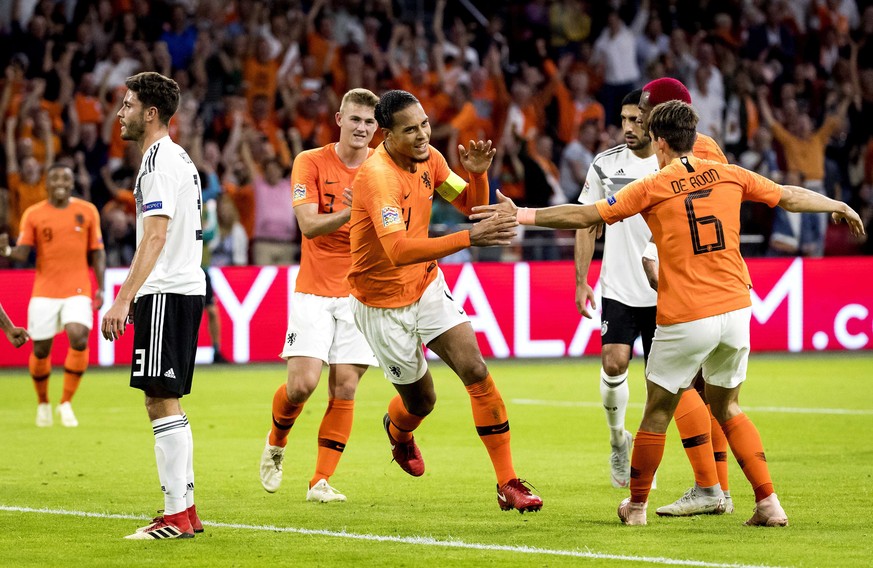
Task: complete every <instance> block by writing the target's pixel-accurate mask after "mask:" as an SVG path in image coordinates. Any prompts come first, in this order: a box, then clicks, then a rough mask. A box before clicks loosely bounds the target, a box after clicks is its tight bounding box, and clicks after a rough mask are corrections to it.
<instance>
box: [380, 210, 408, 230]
mask: <svg viewBox="0 0 873 568" xmlns="http://www.w3.org/2000/svg"><path fill="white" fill-rule="evenodd" d="M402 222H403V218H402V217H401V216H400V208H399V207H383V208H382V226H383V227H390V226H391V225H398V224H400V223H402Z"/></svg>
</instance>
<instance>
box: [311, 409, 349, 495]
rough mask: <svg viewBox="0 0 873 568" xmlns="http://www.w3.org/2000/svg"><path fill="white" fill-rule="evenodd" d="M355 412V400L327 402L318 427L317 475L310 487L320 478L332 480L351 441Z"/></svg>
mask: <svg viewBox="0 0 873 568" xmlns="http://www.w3.org/2000/svg"><path fill="white" fill-rule="evenodd" d="M354 414H355V401H354V400H344V399H338V398H332V399H330V400H329V401H328V402H327V410H326V411H325V413H324V418H322V419H321V427H320V428H319V429H318V461H316V463H315V475H314V476H313V478H312V480H311V481H310V482H309V487H312V486H313V485H315V484H316V483H318V481H319V480H320V479H324V480H330V476H331V475H333V472H335V471H336V466H337V464H338V463H339V460H340V457H342V455H343V450H344V449H345V447H346V443H347V442H348V441H349V434H350V433H351V431H352V418H354Z"/></svg>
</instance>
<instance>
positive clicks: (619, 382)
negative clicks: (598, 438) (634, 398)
mask: <svg viewBox="0 0 873 568" xmlns="http://www.w3.org/2000/svg"><path fill="white" fill-rule="evenodd" d="M629 398H630V389H629V388H628V386H627V371H625V372H624V373H622V374H620V375H617V376H615V377H612V376H610V375H607V374H606V371H604V370H603V367H601V368H600V400H601V401H603V409H604V410H605V411H606V424H607V425H608V426H609V443H610V444H612V445H613V446H616V447H622V446H624V444H625V439H624V417H625V414H626V413H627V401H628V399H629Z"/></svg>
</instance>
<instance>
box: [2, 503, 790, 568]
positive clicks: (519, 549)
mask: <svg viewBox="0 0 873 568" xmlns="http://www.w3.org/2000/svg"><path fill="white" fill-rule="evenodd" d="M0 511H6V512H10V513H36V514H40V515H66V516H72V517H88V518H96V519H126V520H135V521H140V520H147V519H148V517H145V516H143V515H126V514H118V513H93V512H88V511H70V510H67V509H35V508H32V507H16V506H13V505H0ZM203 524H204V525H206V526H210V527H218V528H227V529H239V530H250V531H262V532H282V533H293V534H302V535H314V536H326V537H331V538H347V539H352V540H364V541H371V542H396V543H399V544H412V545H419V546H441V547H445V548H466V549H470V550H491V551H496V552H515V553H520V554H542V555H547V556H570V557H573V558H590V559H595V560H626V561H628V562H642V563H646V564H663V565H669V566H703V567H705V568H777V567H775V566H768V565H758V564H722V563H718V562H704V561H702V560H682V559H678V558H664V557H660V556H631V555H627V554H603V553H599V552H589V551H584V550H560V549H553V548H537V547H534V546H509V545H503V544H483V543H477V542H464V541H462V540H455V539H452V540H439V539H436V538H432V537H426V536H384V535H377V534H361V533H350V532H346V531H329V530H323V529H301V528H296V527H277V526H273V525H246V524H240V523H218V522H212V521H203Z"/></svg>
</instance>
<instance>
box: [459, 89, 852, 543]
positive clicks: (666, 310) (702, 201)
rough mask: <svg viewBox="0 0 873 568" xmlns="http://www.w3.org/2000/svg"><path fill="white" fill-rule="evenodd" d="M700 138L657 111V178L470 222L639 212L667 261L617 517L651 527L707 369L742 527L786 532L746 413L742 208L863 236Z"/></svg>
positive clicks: (572, 220)
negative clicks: (805, 218) (745, 513)
mask: <svg viewBox="0 0 873 568" xmlns="http://www.w3.org/2000/svg"><path fill="white" fill-rule="evenodd" d="M696 127H697V113H695V112H694V109H692V108H691V106H689V105H688V104H686V103H683V102H679V101H670V102H666V103H663V104H660V105H658V106H656V107H655V108H654V110H653V111H652V114H651V120H650V122H649V131H650V133H651V137H652V141H653V143H654V144H655V154H656V155H657V156H658V164H659V166H660V167H661V169H660V171H659V172H658V173H657V174H653V175H650V176H647V177H645V178H643V179H641V180H637V181H635V182H632V183H630V184H628V185H627V187H625V188H624V189H622V190H621V191H619V192H618V193H616V194H615V195H613V196H611V197H609V198H608V199H603V200H600V201H598V202H597V203H595V204H592V205H559V206H555V207H548V208H545V209H524V208H523V209H517V208H516V207H515V205H514V204H513V203H512V201H511V200H509V199H507V198H506V197H503V196H501V202H500V203H499V204H497V205H492V206H485V207H477V208H476V211H477V215H474V216H473V218H474V219H475V218H483V217H489V216H490V215H493V213H494V212H495V211H499V212H501V213H502V214H504V215H506V216H508V217H510V218H516V219H517V220H518V221H519V222H520V223H522V224H530V225H538V226H541V227H552V228H560V229H571V228H576V229H579V228H585V227H590V226H592V225H595V224H597V223H601V222H604V221H605V222H607V223H616V222H618V221H620V220H622V219H626V218H628V217H630V216H632V215H635V214H637V213H641V214H642V215H643V218H644V219H645V220H646V223H648V225H649V227H650V228H651V229H652V236H653V237H654V240H655V244H656V245H657V246H658V249H659V250H660V251H661V254H660V259H661V262H660V268H659V285H658V315H657V329H656V331H655V337H654V340H653V342H652V352H651V355H650V356H649V361H648V364H647V365H646V386H647V397H646V407H645V410H644V412H643V419H642V422H641V423H640V429H639V431H638V432H637V436H636V440H635V443H634V448H633V454H632V456H631V480H630V493H631V494H630V497H628V498H627V499H625V500H624V501H622V503H621V505H619V508H618V516H619V518H620V519H621V520H622V522H624V523H625V524H628V525H645V524H646V522H647V519H646V508H647V503H648V495H649V490H650V488H651V483H652V478H653V477H654V475H655V470H657V468H658V465H659V464H660V462H661V458H662V457H663V454H664V441H665V439H666V431H667V426H668V425H669V423H670V419H671V418H672V417H673V412H674V410H675V409H676V405H677V404H678V403H679V398H680V397H681V393H682V391H683V390H685V389H687V388H688V387H689V386H691V383H692V381H693V380H694V378H695V376H696V375H697V373H698V371H699V370H701V369H703V376H704V379H705V381H706V395H707V399H708V400H709V402H710V404H711V407H712V412H713V415H714V416H715V418H716V419H717V420H718V422H719V424H721V427H722V429H723V430H724V433H725V436H726V437H727V440H728V444H729V445H730V447H731V450H732V451H733V453H734V456H735V457H736V458H737V461H738V462H739V463H740V466H741V467H742V469H743V473H744V474H745V475H746V478H747V479H748V480H749V482H750V484H751V485H752V488H753V489H754V492H755V501H756V508H755V513H754V514H753V515H752V517H751V518H750V519H749V520H748V521H746V524H747V525H759V526H768V527H769V526H785V525H787V524H788V517H787V516H786V514H785V511H784V510H783V509H782V506H781V504H780V503H779V499H778V498H777V497H776V493H775V492H774V489H773V482H772V480H771V479H770V472H769V469H768V467H767V459H766V457H765V454H764V447H763V444H762V443H761V437H760V435H759V434H758V430H757V429H756V428H755V425H754V424H752V421H751V420H750V419H749V418H748V416H746V415H745V414H744V413H743V412H742V410H741V409H740V406H739V392H740V387H741V386H742V383H743V381H745V379H746V368H747V365H748V357H749V349H750V347H749V343H750V340H749V322H750V321H751V315H752V308H751V305H752V300H751V295H750V293H749V288H750V287H751V281H750V279H749V278H748V272H747V271H746V270H744V266H745V263H744V262H743V257H742V255H741V254H740V223H739V219H740V206H741V204H742V202H743V201H758V202H762V203H766V204H768V205H770V206H771V207H775V206H776V205H779V206H781V207H782V208H784V209H786V210H788V211H796V212H828V213H831V214H832V216H833V218H834V220H835V221H841V220H846V222H847V223H848V224H849V227H850V229H851V231H852V233H853V234H855V235H863V234H864V225H863V223H862V221H861V219H860V217H859V216H858V214H857V213H856V212H855V211H854V210H852V209H851V208H850V207H849V206H848V205H846V204H845V203H841V202H839V201H835V200H833V199H829V198H827V197H825V196H823V195H820V194H818V193H815V192H813V191H810V190H808V189H804V188H802V187H796V186H790V185H785V186H780V185H778V184H776V183H773V182H772V181H770V180H768V179H767V178H765V177H763V176H760V175H758V174H756V173H754V172H750V171H748V170H745V169H743V168H741V167H739V166H733V165H729V164H721V163H719V162H715V161H711V160H701V159H699V158H696V157H694V156H693V155H692V154H691V151H692V148H693V146H694V140H695V138H696V137H697V131H696Z"/></svg>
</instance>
